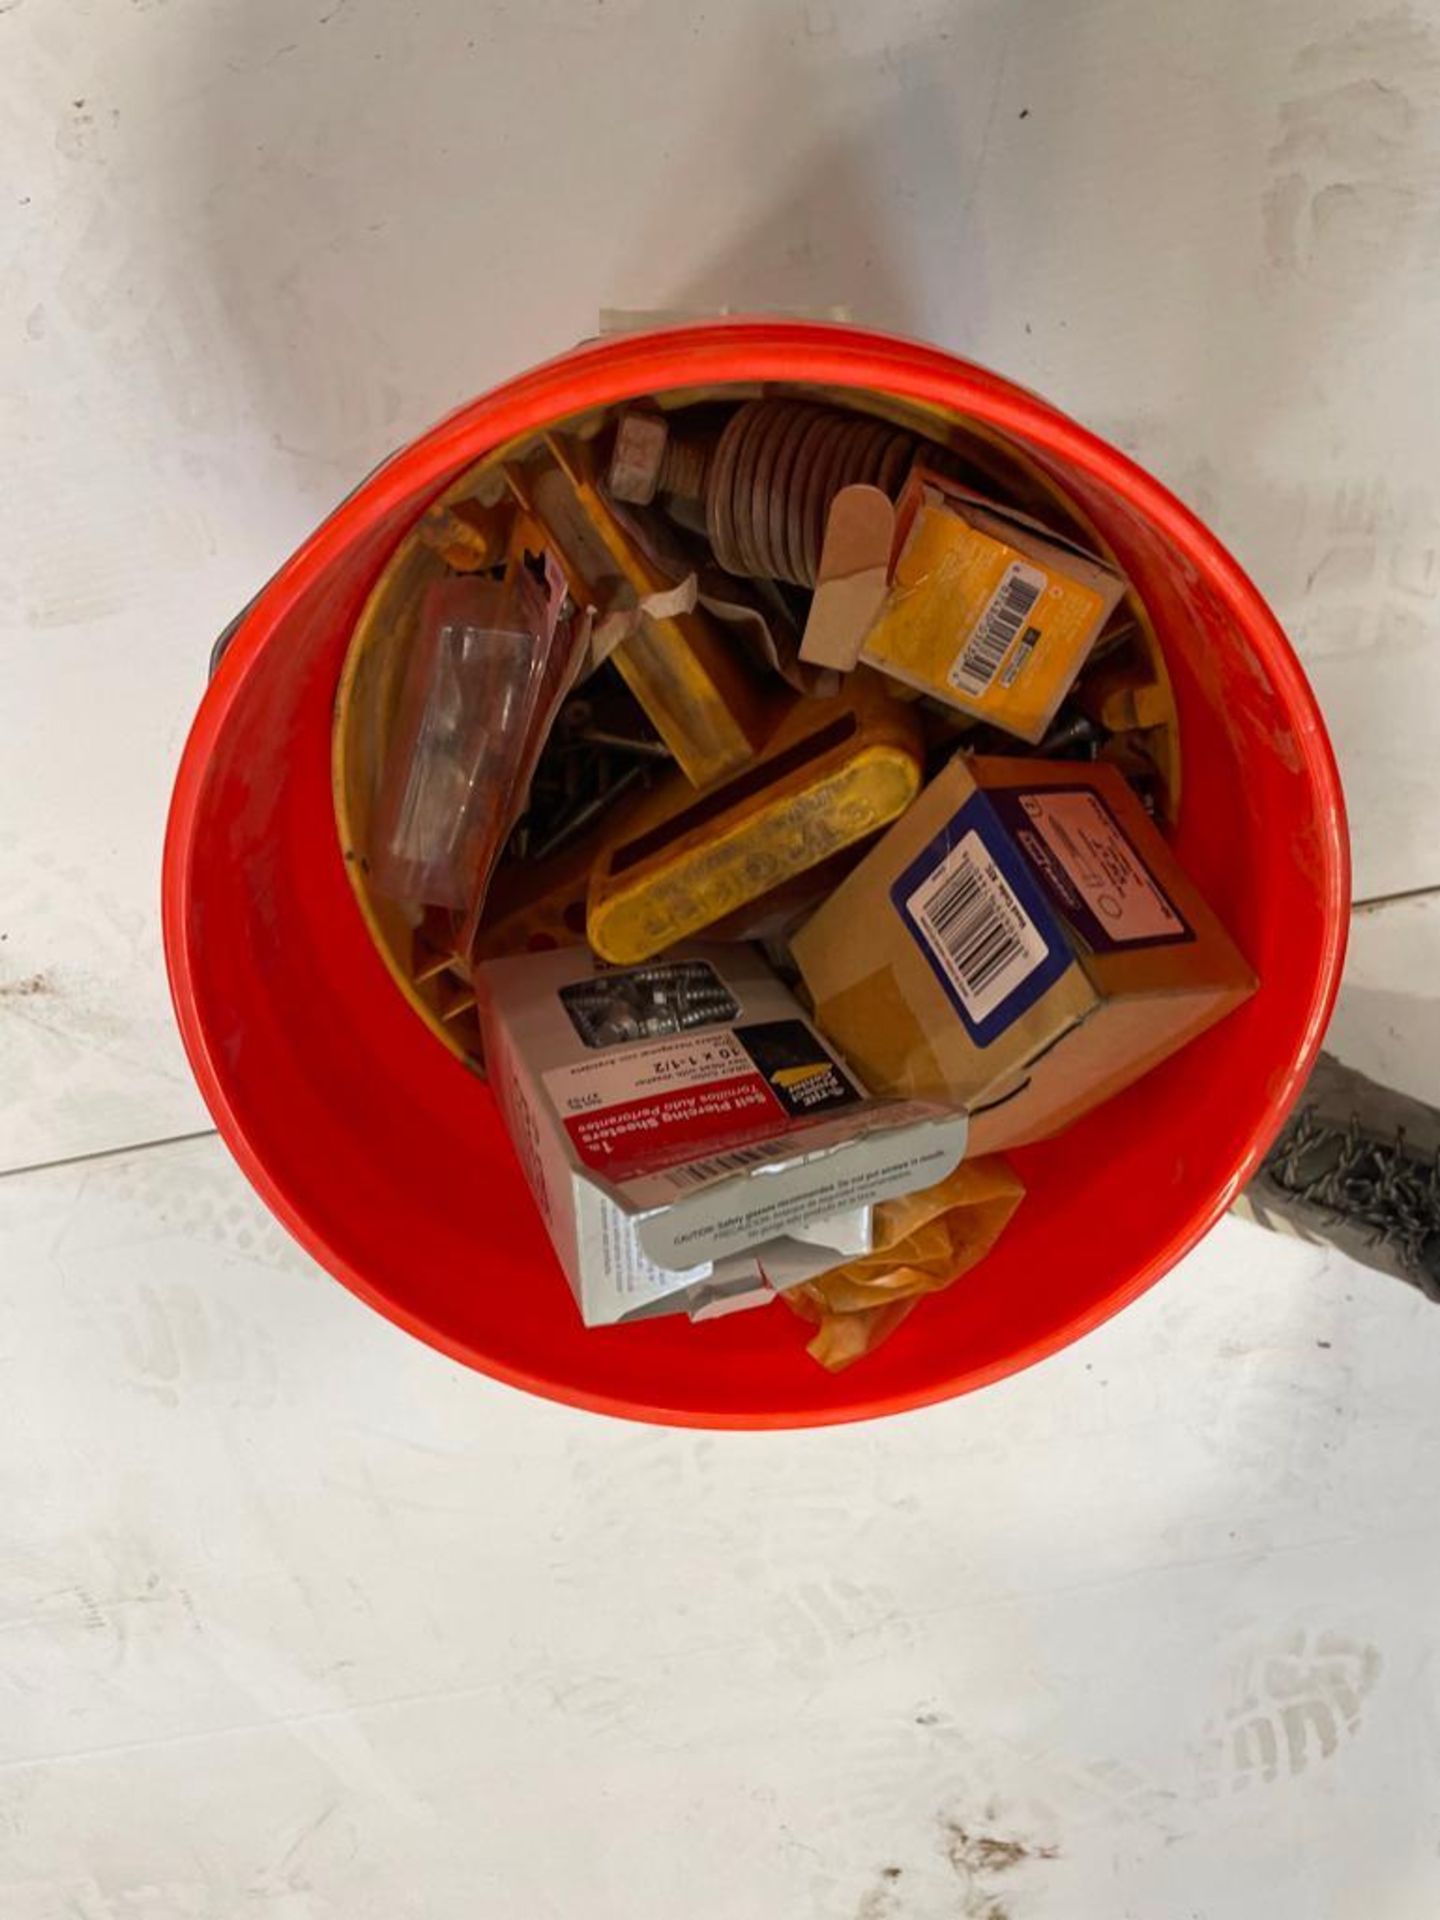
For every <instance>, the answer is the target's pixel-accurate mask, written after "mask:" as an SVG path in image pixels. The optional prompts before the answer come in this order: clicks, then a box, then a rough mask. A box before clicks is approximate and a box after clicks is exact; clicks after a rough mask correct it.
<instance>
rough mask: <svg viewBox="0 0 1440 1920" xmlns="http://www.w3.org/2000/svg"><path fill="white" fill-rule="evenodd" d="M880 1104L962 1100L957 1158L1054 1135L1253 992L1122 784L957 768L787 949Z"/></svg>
mask: <svg viewBox="0 0 1440 1920" xmlns="http://www.w3.org/2000/svg"><path fill="white" fill-rule="evenodd" d="M792 951H793V954H794V958H795V962H796V964H797V966H798V967H799V969H800V972H801V975H802V977H803V979H804V982H805V985H806V987H807V989H808V990H809V992H810V994H811V996H812V998H813V1001H814V1005H815V1013H816V1019H817V1021H818V1023H819V1026H820V1029H821V1031H822V1033H824V1034H825V1035H827V1036H828V1037H829V1038H830V1039H832V1040H834V1041H835V1042H836V1044H837V1045H838V1046H839V1047H840V1049H841V1050H842V1052H843V1053H844V1055H845V1057H846V1059H847V1061H848V1062H849V1063H850V1064H851V1065H852V1066H853V1067H854V1068H855V1069H856V1071H857V1072H859V1073H860V1074H861V1075H862V1076H863V1077H864V1079H865V1081H866V1084H867V1085H869V1086H870V1087H872V1088H873V1089H874V1090H875V1091H876V1092H884V1093H890V1094H895V1095H900V1096H903V1097H906V1098H911V1099H925V1100H946V1099H953V1100H958V1101H961V1102H963V1103H964V1104H965V1105H966V1106H968V1107H969V1109H970V1113H971V1124H970V1143H969V1151H970V1152H973V1153H993V1152H998V1151H1002V1150H1004V1149H1006V1148H1009V1147H1017V1146H1022V1145H1024V1144H1025V1143H1026V1142H1028V1141H1032V1140H1040V1139H1044V1138H1046V1137H1048V1136H1049V1135H1051V1134H1054V1133H1058V1132H1059V1131H1060V1129H1061V1128H1062V1127H1065V1126H1067V1125H1068V1124H1069V1123H1070V1122H1071V1121H1072V1120H1075V1119H1078V1118H1079V1116H1080V1115H1081V1114H1083V1113H1085V1112H1088V1111H1089V1109H1090V1108H1091V1107H1094V1106H1096V1105H1098V1103H1099V1102H1100V1101H1102V1100H1105V1099H1107V1098H1109V1097H1110V1096H1111V1095H1112V1094H1115V1093H1118V1092H1120V1090H1121V1089H1122V1088H1124V1087H1126V1086H1128V1085H1129V1084H1130V1082H1131V1081H1133V1080H1135V1079H1137V1078H1138V1077H1139V1076H1140V1075H1141V1074H1142V1073H1144V1072H1145V1071H1146V1070H1147V1069H1148V1068H1150V1067H1152V1066H1155V1065H1158V1063H1159V1062H1160V1061H1161V1060H1163V1059H1165V1058H1166V1057H1167V1056H1168V1055H1169V1054H1171V1053H1173V1052H1174V1051H1175V1050H1176V1049H1177V1048H1178V1047H1180V1046H1182V1045H1184V1043H1185V1042H1186V1041H1187V1040H1190V1039H1192V1038H1193V1037H1194V1036H1195V1035H1196V1034H1198V1033H1201V1032H1202V1031H1203V1030H1204V1029H1205V1028H1206V1027H1208V1026H1210V1025H1212V1024H1213V1023H1214V1022H1215V1021H1216V1020H1219V1019H1220V1018H1221V1017H1222V1015H1224V1014H1226V1013H1228V1012H1229V1011H1230V1010H1231V1009H1232V1008H1233V1007H1236V1006H1238V1005H1239V1004H1240V1003H1241V1002H1242V1001H1243V1000H1245V999H1246V998H1248V996H1249V995H1250V994H1251V993H1253V991H1254V989H1255V985H1256V981H1255V975H1254V973H1253V972H1252V971H1251V969H1250V967H1249V966H1248V965H1247V964H1246V962H1245V961H1244V959H1243V958H1242V957H1241V955H1240V953H1239V952H1238V951H1237V949H1236V947H1235V946H1234V944H1233V942H1232V941H1231V940H1230V938H1229V936H1228V934H1227V933H1226V932H1225V930H1224V928H1223V927H1222V926H1221V925H1220V922H1219V921H1218V920H1217V919H1216V917H1215V915H1214V914H1213V913H1212V912H1211V911H1210V909H1209V907H1207V906H1206V904H1205V902H1204V901H1203V900H1202V899H1201V898H1200V895H1199V894H1198V893H1197V892H1196V890H1195V888H1194V887H1193V886H1192V884H1191V883H1190V881H1189V880H1188V879H1187V878H1186V876H1185V874H1184V873H1183V872H1182V871H1181V870H1180V868H1179V866H1178V865H1177V864H1176V861H1175V858H1174V856H1173V855H1172V854H1171V852H1170V850H1169V848H1168V846H1167V845H1166V843H1165V841H1164V840H1163V839H1162V838H1161V836H1160V834H1159V833H1158V831H1157V830H1156V829H1155V827H1154V826H1153V825H1152V823H1151V822H1150V820H1149V819H1148V818H1147V817H1146V815H1145V812H1144V809H1143V808H1142V807H1141V806H1140V804H1139V802H1138V801H1137V800H1136V799H1135V796H1134V795H1133V794H1132V793H1131V791H1130V789H1129V788H1128V786H1127V785H1126V783H1125V781H1124V780H1123V778H1122V777H1121V776H1120V775H1119V774H1118V773H1117V772H1116V771H1115V770H1114V769H1113V768H1112V767H1108V766H1105V765H1102V764H1084V763H1079V764H1077V763H1075V762H1069V761H1039V760H1024V759H1013V760H1012V759H975V760H972V761H966V760H964V759H962V758H956V759H954V760H952V761H951V762H950V764H949V765H948V766H947V767H946V768H945V769H944V771H943V772H942V773H941V774H939V775H938V776H937V778H936V779H934V780H933V781H932V782H931V783H930V785H929V786H928V787H927V788H926V789H925V791H924V793H923V794H922V795H921V796H920V798H919V800H917V801H916V802H915V804H914V806H912V807H911V808H910V810H909V812H908V813H906V814H905V815H904V817H903V818H902V819H901V820H900V821H898V822H897V824H896V825H895V826H894V827H892V828H891V829H890V831H889V833H887V834H886V836H885V838H884V839H883V840H882V841H881V842H880V843H879V845H878V846H877V847H875V848H874V849H873V850H872V852H871V853H870V854H868V855H867V857H866V858H865V860H864V861H863V862H862V863H861V865H860V866H859V867H858V868H856V870H855V871H854V872H853V873H852V874H851V875H850V877H849V878H848V879H847V880H846V881H845V882H844V883H843V884H842V885H841V886H840V887H839V889H838V890H837V891H836V893H835V894H834V895H833V896H832V897H831V899H830V900H828V901H827V902H826V904H825V905H824V906H823V907H821V908H820V910H819V911H818V912H817V913H816V914H815V915H814V916H813V917H812V918H811V919H810V920H809V921H807V922H806V924H805V926H804V927H803V928H802V929H801V931H800V932H799V933H798V934H797V935H796V936H795V938H794V940H793V941H792Z"/></svg>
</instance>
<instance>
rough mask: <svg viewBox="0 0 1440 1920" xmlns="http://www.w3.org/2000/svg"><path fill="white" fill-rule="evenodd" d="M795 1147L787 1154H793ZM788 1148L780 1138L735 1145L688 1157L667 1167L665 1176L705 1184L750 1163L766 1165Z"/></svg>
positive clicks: (681, 1182)
mask: <svg viewBox="0 0 1440 1920" xmlns="http://www.w3.org/2000/svg"><path fill="white" fill-rule="evenodd" d="M794 1151H795V1150H794V1149H793V1148H791V1149H789V1154H788V1157H791V1158H793V1156H794ZM786 1158H787V1150H786V1148H785V1146H784V1144H783V1142H781V1141H778V1140H762V1141H759V1142H757V1144H756V1145H754V1146H751V1147H735V1148H733V1149H732V1150H731V1151H730V1152H729V1153H712V1154H711V1155H710V1156H709V1158H708V1159H705V1160H687V1161H686V1162H685V1164H684V1165H683V1166H679V1167H667V1168H666V1178H667V1179H669V1180H672V1181H674V1183H675V1185H676V1186H677V1187H703V1186H705V1185H707V1184H708V1182H710V1181H711V1180H719V1179H722V1178H723V1177H724V1176H725V1175H726V1174H730V1173H747V1172H748V1171H749V1170H750V1168H751V1167H763V1166H764V1164H765V1162H766V1161H767V1160H784V1159H786Z"/></svg>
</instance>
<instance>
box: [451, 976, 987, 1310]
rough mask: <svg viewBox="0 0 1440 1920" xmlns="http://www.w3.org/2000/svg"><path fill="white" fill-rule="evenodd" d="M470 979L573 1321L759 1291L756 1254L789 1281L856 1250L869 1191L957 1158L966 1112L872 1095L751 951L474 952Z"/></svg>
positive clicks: (929, 1177)
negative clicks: (639, 954) (619, 963)
mask: <svg viewBox="0 0 1440 1920" xmlns="http://www.w3.org/2000/svg"><path fill="white" fill-rule="evenodd" d="M475 983H476V991H477V995H478V1000H479V1008H480V1018H481V1025H482V1031H483V1034H484V1040H485V1058H486V1065H487V1068H488V1071H489V1075H490V1082H491V1085H492V1087H493V1088H494V1091H495V1095H496V1098H497V1099H498V1101H499V1103H500V1108H501V1112H502V1114H503V1115H504V1118H505V1122H506V1125H507V1128H508V1130H509V1133H510V1137H511V1140H512V1141H513V1143H514V1146H515V1149H516V1152H517V1154H518V1155H519V1158H520V1161H521V1164H522V1166H523V1167H524V1170H525V1175H526V1178H527V1180H528V1181H529V1184H530V1188H531V1191H532V1193H533V1194H534V1196H535V1200H536V1202H537V1204H538V1206H539V1208H540V1211H541V1214H542V1215H543V1217H544V1220H545V1224H546V1227H547V1229H548V1231H549V1234H550V1238H551V1242H552V1244H553V1245H554V1248H555V1251H556V1253H557V1254H558V1256H559V1259H560V1262H561V1265H562V1266H563V1267H564V1269H565V1273H566V1276H567V1278H568V1279H569V1281H570V1285H571V1288H572V1290H573V1292H574V1294H575V1297H576V1299H577V1301H578V1302H579V1305H580V1310H581V1314H582V1316H583V1318H584V1320H585V1322H586V1324H587V1325H588V1326H604V1325H609V1324H611V1323H613V1322H615V1321H619V1320H624V1319H631V1318H634V1317H635V1316H636V1315H637V1314H648V1313H651V1312H655V1311H661V1310H667V1311H668V1310H676V1309H681V1308H683V1309H685V1310H687V1311H689V1310H692V1309H693V1308H694V1307H695V1306H696V1304H697V1303H698V1304H700V1305H702V1306H703V1305H708V1304H713V1302H714V1300H715V1299H716V1298H719V1297H724V1298H727V1299H733V1294H732V1292H731V1290H732V1289H734V1288H737V1287H738V1288H739V1290H740V1293H741V1294H742V1296H745V1303H748V1300H749V1299H750V1298H754V1299H756V1300H758V1299H761V1298H770V1297H773V1296H772V1294H771V1292H770V1290H769V1289H768V1288H763V1287H756V1286H755V1285H754V1283H755V1281H756V1280H757V1278H758V1266H759V1265H760V1264H763V1266H764V1270H765V1273H766V1274H768V1275H770V1276H771V1278H772V1279H774V1280H775V1281H776V1284H786V1285H788V1284H796V1283H798V1282H799V1281H801V1280H804V1279H807V1278H809V1277H810V1276H811V1275H813V1274H815V1273H819V1272H823V1271H824V1270H825V1269H826V1268H828V1267H833V1266H834V1265H836V1263H837V1258H838V1259H846V1258H850V1257H853V1256H854V1255H855V1254H859V1253H864V1252H867V1251H868V1250H869V1244H870V1243H869V1238H868V1235H869V1226H870V1211H871V1208H872V1207H873V1206H874V1204H875V1203H876V1202H878V1201H880V1200H886V1199H892V1198H894V1197H895V1196H896V1195H898V1194H901V1193H908V1192H911V1191H913V1190H914V1189H916V1188H918V1187H924V1186H929V1185H933V1184H934V1183H935V1182H936V1181H937V1180H941V1179H944V1178H945V1177H946V1175H947V1174H948V1173H949V1172H950V1171H952V1170H953V1169H954V1167H955V1166H956V1165H957V1164H958V1163H959V1161H960V1159H961V1156H962V1154H963V1152H964V1146H965V1135H966V1120H965V1116H964V1114H963V1113H960V1112H958V1111H957V1110H956V1109H955V1108H954V1107H948V1108H947V1107H939V1106H931V1105H923V1104H917V1103H912V1102H894V1101H884V1100H873V1099H871V1098H869V1097H868V1096H867V1095H866V1093H865V1092H864V1090H863V1089H862V1088H861V1086H860V1085H859V1084H858V1083H857V1082H856V1080H855V1079H854V1077H853V1075H852V1074H851V1073H850V1072H849V1071H848V1070H847V1069H846V1067H845V1066H844V1065H843V1063H842V1062H841V1061H840V1060H838V1059H837V1058H836V1056H835V1054H834V1052H833V1051H832V1050H831V1049H830V1048H829V1047H828V1046H827V1045H826V1044H825V1042H824V1041H823V1040H822V1039H821V1038H820V1037H819V1036H818V1035H817V1034H816V1032H815V1029H814V1027H813V1026H812V1025H811V1023H810V1022H809V1021H808V1020H807V1019H806V1018H805V1015H804V1014H803V1012H802V1010H801V1008H800V1006H799V1004H798V1002H797V1001H796V1000H795V999H794V997H793V995H792V994H791V993H790V992H789V990H788V989H787V988H786V987H785V986H784V985H782V983H781V982H780V981H779V980H778V979H777V977H776V976H775V974H774V973H773V972H772V971H771V970H770V968H769V967H768V966H767V965H766V964H765V962H764V961H763V960H762V959H761V958H760V956H759V954H758V953H756V952H755V951H754V950H753V949H752V948H750V947H745V946H733V947H726V946H719V945H711V946H691V947H686V948H683V949H681V950H679V951H677V952H676V953H675V954H674V955H671V956H668V957H667V958H666V959H665V960H662V961H656V962H652V963H650V964H648V965H646V966H643V967H637V968H624V969H608V968H606V967H605V965H604V963H603V962H601V961H597V960H596V959H594V957H593V956H592V955H591V954H590V953H589V952H587V951H586V950H584V949H583V948H562V949H558V950H556V951H555V952H551V953H535V954H525V955H523V956H516V957H514V958H507V959H498V960H491V961H486V962H483V963H482V964H481V965H479V966H478V967H477V968H476V970H475ZM838 1249H844V1250H843V1251H838V1252H837V1250H838ZM756 1250H760V1251H759V1252H758V1253H757V1251H756ZM781 1275H783V1276H784V1278H783V1280H781V1279H780V1278H779V1276H781ZM747 1288H748V1291H747Z"/></svg>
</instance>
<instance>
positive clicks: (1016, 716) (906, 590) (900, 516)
mask: <svg viewBox="0 0 1440 1920" xmlns="http://www.w3.org/2000/svg"><path fill="white" fill-rule="evenodd" d="M895 524H896V547H897V550H896V554H895V559H894V562H893V565H892V568H891V574H890V585H889V590H888V592H887V594H886V596H885V599H884V601H883V603H882V605H881V608H880V611H879V614H878V615H877V617H876V619H875V621H874V623H873V624H872V625H871V627H870V629H869V631H868V632H867V633H866V635H865V640H864V644H863V646H862V648H861V654H860V657H861V659H862V660H865V661H868V663H869V664H870V665H871V666H872V667H877V668H879V670H880V671H881V672H883V673H887V674H890V675H892V676H893V677H894V678H895V679H897V680H900V681H903V682H904V683H905V684H907V685H909V686H912V687H915V688H918V689H919V691H920V692H922V693H927V694H930V695H932V696H933V697H935V698H937V699H940V700H943V701H945V702H947V703H948V704H949V705H951V706H953V707H957V708H959V709H960V710H961V711H962V712H964V713H968V714H972V715H973V716H974V717H975V718H976V719H977V720H985V721H988V722H990V724H991V725H992V726H996V727H1000V728H1002V729H1003V730H1004V731H1005V732H1006V733H1012V734H1015V735H1018V737H1019V738H1020V739H1022V740H1027V741H1029V742H1030V744H1031V745H1032V746H1034V745H1037V744H1038V743H1039V741H1040V740H1041V739H1043V737H1044V735H1045V731H1046V729H1047V728H1048V727H1049V725H1050V722H1051V721H1052V720H1053V719H1054V717H1055V713H1056V711H1057V709H1058V708H1059V705H1060V702H1061V701H1062V700H1063V699H1064V698H1065V695H1066V694H1067V693H1068V692H1069V690H1070V687H1071V685H1072V683H1073V682H1074V680H1075V677H1076V675H1077V674H1078V673H1079V671H1080V669H1081V667H1082V666H1083V665H1084V664H1085V661H1086V658H1087V657H1088V655H1089V653H1090V649H1091V648H1092V647H1093V646H1094V644H1095V641H1096V640H1097V639H1098V638H1099V635H1100V630H1101V628H1102V627H1103V626H1104V624H1105V622H1106V620H1107V619H1108V618H1109V616H1110V614H1111V613H1112V612H1113V611H1114V609H1115V607H1116V605H1117V604H1118V603H1119V600H1120V598H1121V595H1122V594H1123V593H1124V591H1125V582H1124V580H1123V579H1122V578H1121V577H1120V575H1119V574H1118V573H1116V572H1115V571H1114V570H1113V569H1112V568H1110V567H1107V566H1105V565H1104V564H1103V563H1102V562H1101V561H1099V560H1097V559H1096V558H1095V557H1094V556H1093V555H1091V554H1087V553H1085V552H1083V551H1082V549H1081V548H1079V547H1077V546H1075V545H1074V544H1073V543H1072V542H1070V541H1068V540H1065V539H1064V538H1063V537H1062V536H1061V535H1059V534H1056V533H1053V532H1050V531H1049V530H1048V529H1046V528H1044V527H1042V526H1041V525H1040V524H1039V523H1038V522H1037V521H1034V520H1031V519H1029V518H1028V517H1027V516H1026V515H1024V514H1021V513H1016V512H1014V511H1013V510H1011V509H1007V508H1001V507H999V506H996V505H994V504H993V503H991V502H988V501H985V500H981V499H979V498H978V497H977V496H976V495H975V494H972V493H970V492H969V491H968V490H967V489H966V488H964V487H961V486H959V485H957V484H956V483H955V482H954V481H952V480H948V479H946V478H944V476H942V475H940V474H937V473H934V472H931V471H929V470H928V469H926V468H923V467H917V468H916V469H915V471H914V472H913V473H912V474H911V476H910V478H909V480H908V481H907V483H906V486H905V490H904V492H903V493H902V494H901V496H900V500H899V503H898V505H897V507H896V512H895Z"/></svg>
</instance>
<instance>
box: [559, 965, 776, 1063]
mask: <svg viewBox="0 0 1440 1920" xmlns="http://www.w3.org/2000/svg"><path fill="white" fill-rule="evenodd" d="M560 998H561V999H562V1000H563V1001H564V1003H565V1007H566V1010H567V1011H568V1013H569V1015H570V1018H571V1020H572V1021H573V1022H574V1024H575V1030H576V1032H577V1033H578V1034H579V1035H580V1038H581V1039H582V1040H583V1041H584V1042H585V1044H586V1046H587V1047H614V1046H619V1045H621V1044H622V1043H623V1042H624V1041H627V1040H649V1039H653V1038H656V1037H658V1036H659V1035H661V1034H667V1033H688V1032H691V1031H692V1030H693V1029H695V1028H697V1027H713V1026H722V1025H728V1024H729V1023H730V1022H731V1021H733V1020H738V1019H739V1017H740V1008H739V1005H738V1003H737V1002H736V1000H735V998H734V996H733V994H731V992H730V991H729V989H728V988H727V987H726V986H725V985H724V984H723V983H722V982H721V980H720V978H719V976H718V975H717V974H716V972H715V970H714V968H713V967H712V966H710V965H709V963H708V962H706V961H703V960H669V961H664V962H662V963H661V964H660V965H659V966H653V967H637V968H635V969H633V970H632V971H630V972H626V973H611V974H600V975H598V976H597V977H596V978H595V979H593V980H581V981H578V982H577V983H576V984H575V985H574V986H570V987H562V988H561V990H560Z"/></svg>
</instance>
